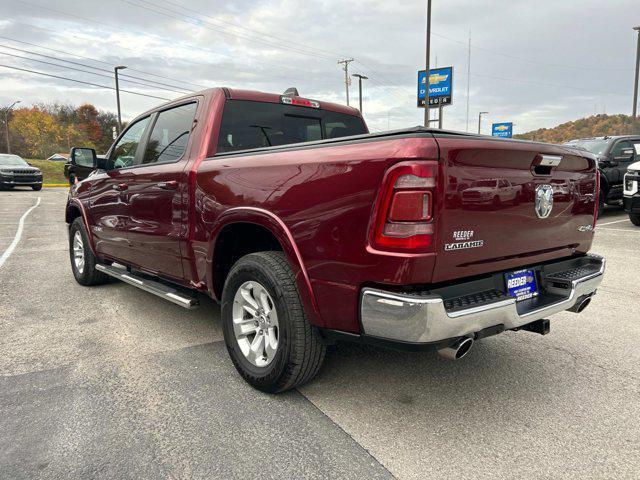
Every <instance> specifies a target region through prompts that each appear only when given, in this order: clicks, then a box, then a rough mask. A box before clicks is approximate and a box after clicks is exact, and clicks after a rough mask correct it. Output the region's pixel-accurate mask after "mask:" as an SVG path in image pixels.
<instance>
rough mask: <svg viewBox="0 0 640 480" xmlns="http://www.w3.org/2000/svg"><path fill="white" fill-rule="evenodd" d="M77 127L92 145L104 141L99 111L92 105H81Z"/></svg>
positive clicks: (78, 110)
mask: <svg viewBox="0 0 640 480" xmlns="http://www.w3.org/2000/svg"><path fill="white" fill-rule="evenodd" d="M76 118H77V126H78V129H79V130H80V131H81V132H84V134H85V135H86V136H87V138H88V139H89V140H90V141H91V142H92V143H94V144H95V143H98V142H100V140H101V139H102V128H100V123H99V122H98V110H97V109H96V107H94V106H93V105H91V104H90V103H85V104H83V105H80V106H79V107H78V108H77V109H76Z"/></svg>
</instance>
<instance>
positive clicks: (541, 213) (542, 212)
mask: <svg viewBox="0 0 640 480" xmlns="http://www.w3.org/2000/svg"><path fill="white" fill-rule="evenodd" d="M535 210H536V215H537V216H538V218H547V217H548V216H549V215H551V210H553V187H552V186H551V185H538V187H537V188H536V203H535Z"/></svg>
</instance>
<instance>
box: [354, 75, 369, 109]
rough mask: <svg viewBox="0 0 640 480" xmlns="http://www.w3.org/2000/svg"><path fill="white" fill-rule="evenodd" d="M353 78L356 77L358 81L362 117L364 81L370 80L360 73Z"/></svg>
mask: <svg viewBox="0 0 640 480" xmlns="http://www.w3.org/2000/svg"><path fill="white" fill-rule="evenodd" d="M351 76H352V77H356V78H357V79H358V95H359V96H360V115H362V80H369V77H365V76H364V75H360V74H359V73H354V74H353V75H351Z"/></svg>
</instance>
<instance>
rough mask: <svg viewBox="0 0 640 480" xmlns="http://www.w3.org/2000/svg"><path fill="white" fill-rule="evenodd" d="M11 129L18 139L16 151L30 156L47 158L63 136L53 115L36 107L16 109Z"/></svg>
mask: <svg viewBox="0 0 640 480" xmlns="http://www.w3.org/2000/svg"><path fill="white" fill-rule="evenodd" d="M9 130H10V131H11V136H12V138H14V139H17V140H18V149H17V150H16V151H17V152H18V153H20V154H22V155H23V156H27V157H30V158H46V157H48V156H49V155H51V154H53V153H55V152H56V150H57V148H58V145H59V144H60V142H61V140H62V136H63V132H62V129H61V128H60V125H59V124H58V123H57V122H56V121H55V118H54V117H53V115H51V114H50V113H48V112H45V111H42V110H40V109H38V108H36V107H32V108H20V109H17V110H14V112H13V118H12V119H11V121H10V122H9ZM21 150H24V151H21Z"/></svg>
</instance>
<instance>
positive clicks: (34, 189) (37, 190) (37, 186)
mask: <svg viewBox="0 0 640 480" xmlns="http://www.w3.org/2000/svg"><path fill="white" fill-rule="evenodd" d="M31 188H32V189H33V191H34V192H39V191H40V190H42V185H36V186H34V187H31Z"/></svg>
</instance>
